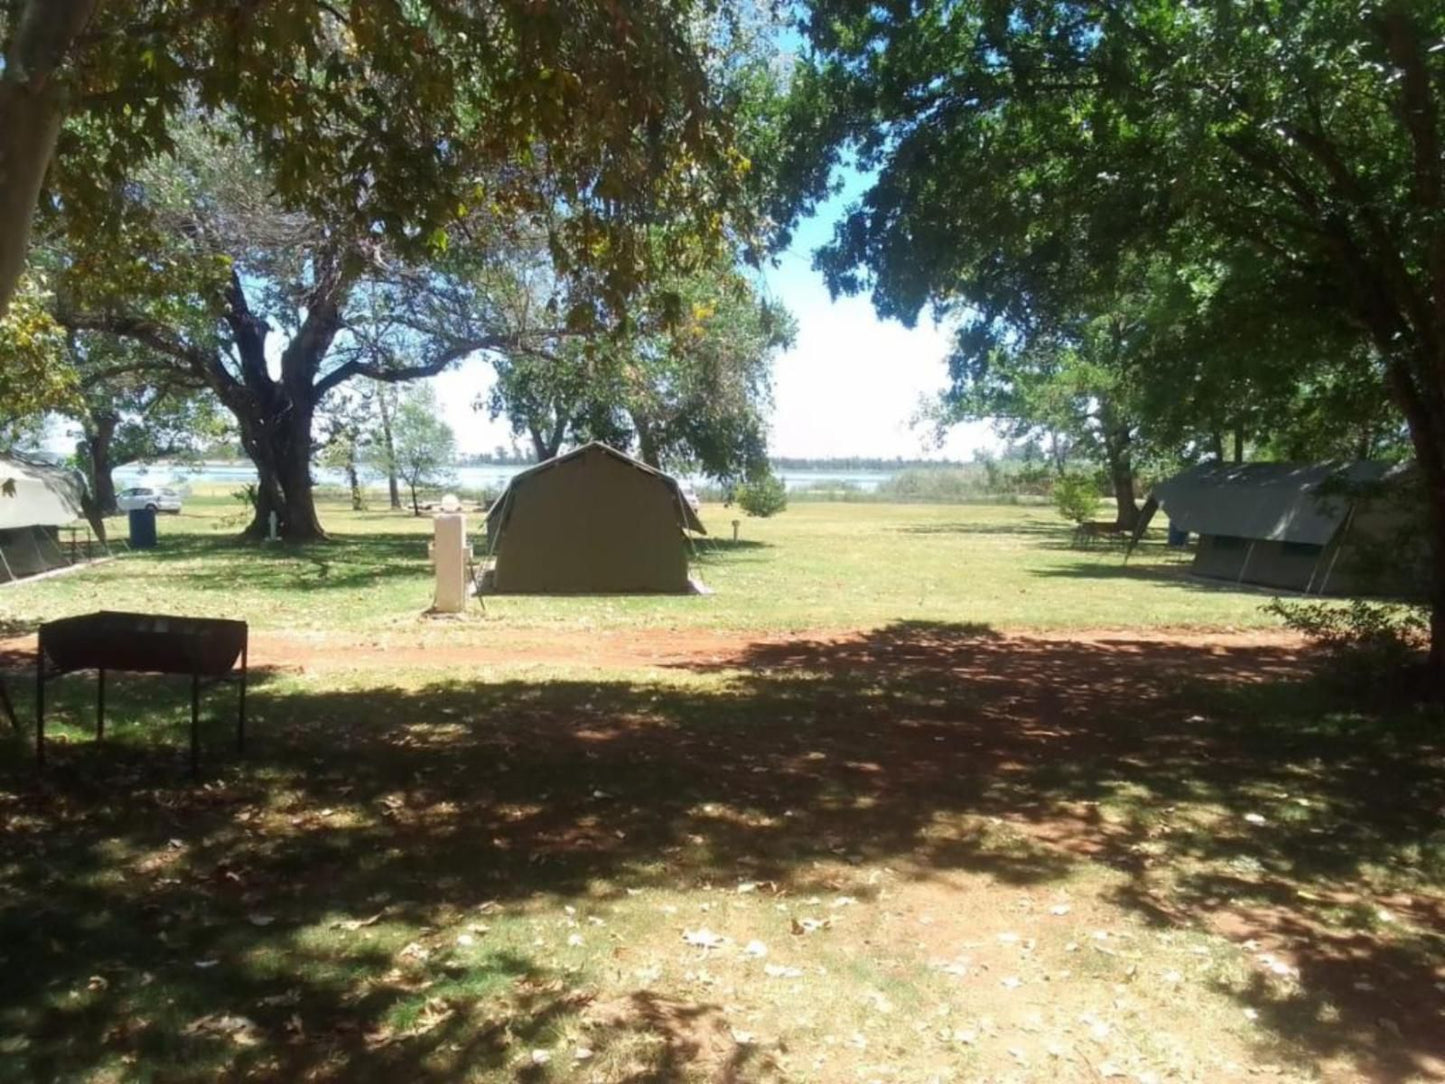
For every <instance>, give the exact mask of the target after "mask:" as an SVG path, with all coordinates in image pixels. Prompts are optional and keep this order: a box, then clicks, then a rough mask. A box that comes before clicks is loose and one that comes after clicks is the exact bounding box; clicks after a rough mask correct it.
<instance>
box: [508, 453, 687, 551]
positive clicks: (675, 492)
mask: <svg viewBox="0 0 1445 1084" xmlns="http://www.w3.org/2000/svg"><path fill="white" fill-rule="evenodd" d="M591 451H599V452H604V453H606V454H607V455H609V456H611V457H612V458H613V459H615V460H617V461H618V462H620V463H625V464H627V465H628V466H629V467H634V468H636V469H637V470H640V471H642V472H643V473H644V474H649V475H652V476H653V477H655V478H657V479H658V480H659V481H660V482H662V483H663V484H664V485H665V486H667V487H668V488H669V489H670V490H671V491H672V497H673V503H674V504H675V505H676V506H677V519H678V526H679V527H682V528H683V529H685V530H689V531H694V532H696V533H697V534H707V528H706V527H704V526H703V525H702V520H700V519H698V518H697V513H696V512H694V511H693V510H692V505H690V504H688V502H687V498H686V497H684V496H683V494H682V487H681V486H680V485H679V484H678V481H677V479H676V478H674V477H672V475H670V474H664V473H662V471H660V470H655V469H653V468H652V467H649V466H648V465H647V464H646V463H643V462H641V461H640V460H636V459H633V458H632V457H631V456H630V455H624V454H623V453H622V452H619V451H618V450H617V449H616V448H613V447H611V446H610V445H607V444H603V443H602V442H601V441H593V442H592V443H590V444H584V445H582V447H580V448H576V449H573V450H572V451H570V452H567V453H565V454H563V455H559V456H555V457H553V458H552V459H548V460H545V461H544V462H541V463H538V464H537V465H536V466H534V467H528V468H527V469H526V470H523V471H518V472H517V473H516V474H514V475H512V480H511V481H510V482H508V483H507V488H506V489H505V490H503V492H502V495H501V496H500V497H498V498H497V500H496V502H495V503H494V504H493V505H492V507H491V509H490V510H489V511H488V512H487V535H488V536H489V537H492V538H495V537H496V534H497V532H498V531H499V530H501V529H502V528H503V527H505V526H506V524H507V518H508V517H509V516H510V515H511V510H512V506H513V502H512V501H511V499H510V498H511V495H512V493H513V491H514V490H516V489H518V488H519V487H521V486H524V485H526V484H527V482H528V480H529V479H532V478H535V477H537V476H538V475H539V474H542V473H544V472H545V471H550V470H556V469H557V468H558V467H560V466H562V465H563V464H565V463H568V462H570V461H571V460H574V459H577V458H580V457H581V456H585V455H587V454H588V453H589V452H591Z"/></svg>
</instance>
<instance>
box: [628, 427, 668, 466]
mask: <svg viewBox="0 0 1445 1084" xmlns="http://www.w3.org/2000/svg"><path fill="white" fill-rule="evenodd" d="M632 425H633V428H634V429H636V430H637V454H638V456H639V458H641V460H642V461H643V462H644V463H646V464H647V465H648V466H649V467H651V468H652V469H653V470H661V469H662V454H661V452H660V451H659V450H658V447H657V434H656V433H654V432H653V431H652V426H651V425H650V424H649V423H648V421H647V419H646V418H640V417H638V416H637V415H635V414H634V415H633V416H632Z"/></svg>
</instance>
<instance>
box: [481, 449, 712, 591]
mask: <svg viewBox="0 0 1445 1084" xmlns="http://www.w3.org/2000/svg"><path fill="white" fill-rule="evenodd" d="M687 531H695V532H697V533H698V534H706V533H707V532H706V531H705V530H704V529H703V525H702V523H701V522H700V521H699V520H698V518H697V515H696V514H695V513H694V512H693V510H692V507H691V506H690V505H689V504H688V502H687V500H686V498H684V497H683V494H682V490H681V488H679V486H678V484H677V481H676V479H674V478H672V477H670V476H668V475H666V474H663V473H662V472H661V471H657V470H654V469H653V468H651V467H649V466H647V465H646V464H644V463H639V462H638V461H637V460H635V459H633V458H631V457H630V456H627V455H624V454H623V453H621V452H619V451H617V450H616V449H615V448H609V447H608V446H607V445H605V444H599V443H593V444H587V445H584V446H583V447H581V448H578V449H577V450H576V451H573V452H568V453H567V454H566V455H560V456H557V457H556V458H555V459H549V460H547V461H546V462H545V463H539V464H537V466H535V467H531V468H529V469H527V470H524V471H522V472H521V473H519V474H517V475H515V476H514V477H513V478H512V481H511V483H510V484H509V485H508V486H507V488H506V491H505V492H503V494H502V495H501V497H499V498H498V499H497V502H496V503H495V504H494V505H492V507H491V510H490V511H489V512H488V513H487V551H488V553H489V554H490V555H491V556H492V558H493V565H492V568H491V570H490V571H489V572H488V573H487V575H486V579H485V580H484V581H483V588H484V590H486V591H489V592H494V593H499V594H531V595H572V594H646V593H673V594H685V593H688V592H691V591H693V590H695V585H694V584H693V583H692V582H691V581H690V580H689V578H688V574H687V571H688V556H689V554H690V552H691V543H690V541H689V540H688V537H687V534H686V532H687Z"/></svg>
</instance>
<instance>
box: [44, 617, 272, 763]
mask: <svg viewBox="0 0 1445 1084" xmlns="http://www.w3.org/2000/svg"><path fill="white" fill-rule="evenodd" d="M39 641H40V642H39V646H38V648H37V650H36V658H35V758H36V761H37V762H38V763H39V764H40V765H41V766H42V767H44V765H45V685H46V683H47V682H50V681H53V680H55V679H56V678H58V677H61V676H62V675H64V674H69V673H73V672H75V671H77V670H94V671H95V672H96V697H95V736H96V738H97V739H102V738H104V737H105V672H106V671H107V670H123V671H128V672H133V673H147V674H182V675H187V676H189V677H190V679H191V773H192V774H193V775H194V774H195V773H196V772H197V771H199V766H200V716H201V689H202V688H203V687H204V686H209V685H216V684H220V683H223V682H233V683H235V684H236V685H237V686H238V697H237V701H238V706H237V714H236V749H237V751H239V752H244V751H245V748H246V650H247V641H248V629H247V626H246V622H244V621H226V620H222V619H220V618H212V617H174V616H170V615H167V614H137V613H123V612H120V611H113V610H101V611H100V612H98V613H93V614H84V615H82V616H80V617H66V618H62V619H60V620H59V621H50V622H47V623H46V624H44V625H41V626H40V637H39ZM238 663H239V669H238V668H237V664H238Z"/></svg>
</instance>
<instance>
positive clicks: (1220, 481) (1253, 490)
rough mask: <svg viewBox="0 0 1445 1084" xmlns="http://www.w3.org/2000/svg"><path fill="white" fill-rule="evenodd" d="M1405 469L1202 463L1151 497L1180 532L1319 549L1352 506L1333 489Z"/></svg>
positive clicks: (1372, 465)
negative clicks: (1343, 484)
mask: <svg viewBox="0 0 1445 1084" xmlns="http://www.w3.org/2000/svg"><path fill="white" fill-rule="evenodd" d="M1404 469H1407V468H1401V467H1391V466H1390V465H1389V464H1385V463H1373V462H1368V461H1359V462H1354V463H1235V464H1229V463H1201V464H1200V465H1198V466H1196V467H1191V468H1189V469H1188V470H1186V471H1184V472H1183V473H1181V474H1176V475H1175V476H1174V477H1173V478H1170V479H1169V480H1168V481H1165V482H1161V483H1159V484H1158V485H1157V486H1155V487H1154V490H1153V492H1152V493H1151V494H1150V497H1151V499H1152V500H1155V501H1158V503H1159V505H1160V507H1162V508H1163V509H1164V511H1165V513H1166V514H1167V515H1168V516H1169V519H1170V521H1171V522H1172V523H1173V525H1174V526H1175V528H1177V529H1179V530H1183V531H1189V532H1191V533H1194V534H1200V535H1228V536H1233V537H1236V538H1251V539H1255V540H1258V541H1269V542H1302V543H1307V544H1310V545H1315V546H1324V545H1327V544H1328V543H1329V542H1330V540H1331V539H1332V538H1334V536H1335V533H1336V532H1337V531H1338V530H1339V529H1340V526H1341V524H1343V523H1344V521H1345V519H1346V517H1347V516H1348V515H1349V511H1350V505H1351V503H1352V502H1351V499H1350V497H1349V496H1348V494H1345V493H1331V492H1330V489H1331V488H1332V486H1334V485H1339V484H1340V483H1345V484H1346V485H1364V484H1369V483H1372V482H1381V481H1385V480H1386V479H1387V478H1388V477H1390V476H1391V475H1392V474H1395V473H1397V472H1399V471H1401V470H1404ZM1327 483H1328V484H1327Z"/></svg>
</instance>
